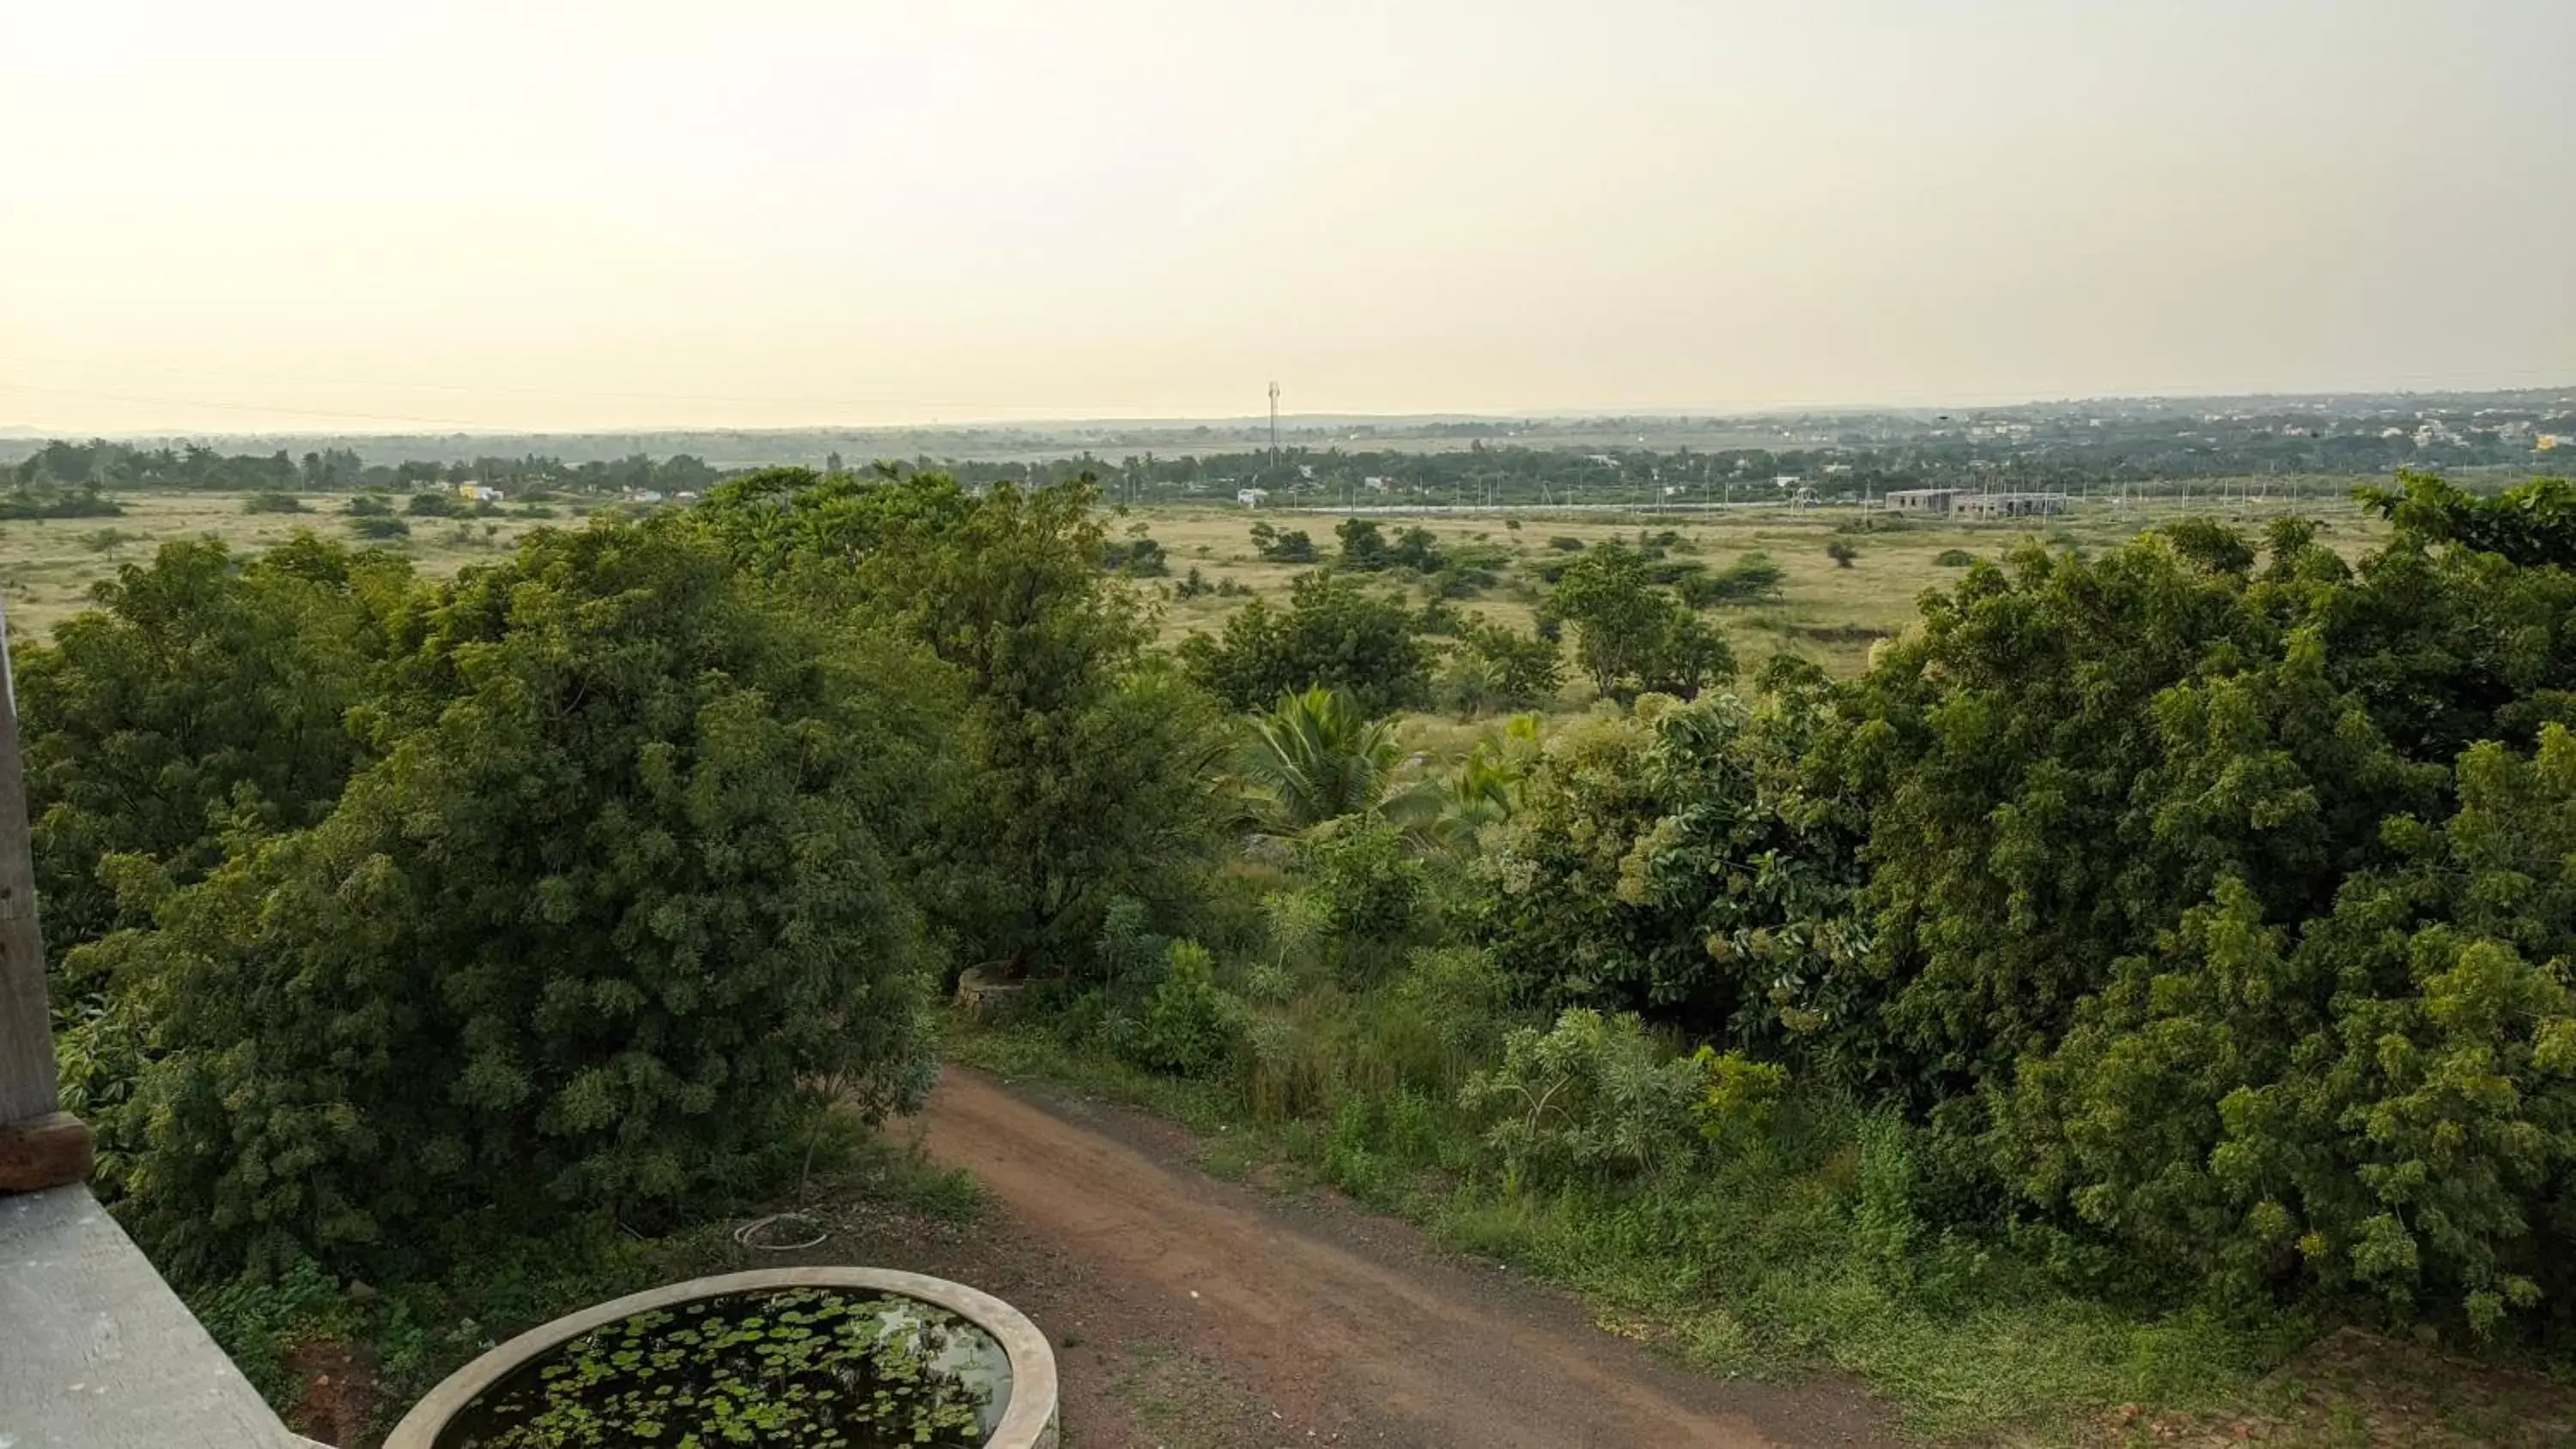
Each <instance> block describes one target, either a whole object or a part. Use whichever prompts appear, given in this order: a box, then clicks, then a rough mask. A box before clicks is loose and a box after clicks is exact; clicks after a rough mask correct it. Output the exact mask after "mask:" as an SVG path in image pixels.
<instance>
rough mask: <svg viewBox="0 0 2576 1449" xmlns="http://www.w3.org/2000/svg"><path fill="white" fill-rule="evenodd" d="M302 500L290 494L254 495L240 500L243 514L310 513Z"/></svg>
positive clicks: (310, 510)
mask: <svg viewBox="0 0 2576 1449" xmlns="http://www.w3.org/2000/svg"><path fill="white" fill-rule="evenodd" d="M312 511H313V510H312V509H310V508H307V507H305V506H304V500H303V499H301V498H298V497H296V496H295V495H294V494H292V493H254V494H252V495H250V496H249V497H248V498H245V499H243V500H242V512H244V513H310V512H312Z"/></svg>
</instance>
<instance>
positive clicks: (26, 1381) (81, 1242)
mask: <svg viewBox="0 0 2576 1449" xmlns="http://www.w3.org/2000/svg"><path fill="white" fill-rule="evenodd" d="M0 1444H6V1445H8V1446H9V1449H311V1442H310V1441H309V1440H306V1439H302V1438H299V1437H297V1436H296V1435H295V1434H293V1433H291V1432H289V1431H288V1429H287V1427H286V1425H284V1424H283V1423H280V1422H279V1421H278V1417H277V1415H276V1414H274V1413H271V1412H270V1411H269V1407H268V1405H267V1404H265V1403H262V1402H261V1401H260V1397H259V1393H258V1391H257V1390H254V1389H253V1388H252V1387H251V1386H250V1381H249V1380H248V1379H245V1378H243V1377H242V1375H241V1370H239V1369H237V1368H234V1367H233V1365H232V1360H230V1359H228V1358H225V1357H224V1352H223V1350H222V1349H220V1348H217V1347H215V1341H214V1340H213V1339H212V1338H209V1337H207V1336H206V1330H205V1329H204V1328H202V1327H200V1326H198V1323H197V1320H196V1319H195V1318H194V1317H192V1316H190V1314H189V1312H188V1308H187V1305H186V1304H183V1303H181V1302H180V1301H179V1295H178V1294H176V1293H173V1292H171V1291H170V1285H169V1284H167V1283H164V1282H162V1281H161V1275H160V1274H159V1273H156V1272H154V1271H153V1269H152V1264H151V1262H150V1261H149V1260H147V1259H146V1258H145V1257H144V1256H143V1252H142V1250H141V1249H139V1248H137V1247H135V1246H134V1240H133V1239H131V1238H129V1237H127V1236H126V1235H125V1230H124V1229H123V1228H120V1227H118V1226H117V1225H116V1219H114V1218H112V1217H109V1216H108V1215H107V1209H105V1208H102V1207H100V1206H99V1205H98V1200H97V1199H96V1198H93V1197H91V1196H90V1193H89V1189H88V1188H86V1187H81V1186H77V1185H75V1186H71V1187H55V1188H47V1189H46V1190H44V1191H42V1192H23V1193H11V1194H8V1195H5V1196H0Z"/></svg>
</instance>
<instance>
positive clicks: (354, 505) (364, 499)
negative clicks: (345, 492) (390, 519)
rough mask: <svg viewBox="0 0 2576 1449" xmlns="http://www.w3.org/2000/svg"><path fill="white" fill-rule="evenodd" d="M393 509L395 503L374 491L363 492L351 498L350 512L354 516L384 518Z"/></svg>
mask: <svg viewBox="0 0 2576 1449" xmlns="http://www.w3.org/2000/svg"><path fill="white" fill-rule="evenodd" d="M393 511H394V506H393V504H391V503H389V502H387V501H386V500H385V499H383V498H380V497H378V496H376V495H375V494H373V493H361V494H359V495H358V496H357V497H355V498H352V499H350V500H349V509H348V512H349V516H350V517H352V518H383V517H386V516H387V515H389V514H391V513H392V512H393Z"/></svg>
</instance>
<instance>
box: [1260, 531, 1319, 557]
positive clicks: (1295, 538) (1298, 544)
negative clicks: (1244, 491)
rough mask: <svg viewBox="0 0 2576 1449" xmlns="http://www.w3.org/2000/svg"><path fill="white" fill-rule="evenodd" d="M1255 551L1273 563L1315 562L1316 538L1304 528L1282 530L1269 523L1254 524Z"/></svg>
mask: <svg viewBox="0 0 2576 1449" xmlns="http://www.w3.org/2000/svg"><path fill="white" fill-rule="evenodd" d="M1252 547H1253V551H1254V552H1256V553H1258V554H1260V555H1261V556H1262V557H1263V558H1265V559H1268V560H1269V561H1270V562H1272V563H1296V564H1303V563H1313V562H1314V561H1315V540H1313V539H1311V538H1309V537H1307V536H1306V531H1305V530H1304V529H1302V528H1296V529H1287V530H1281V529H1277V528H1273V527H1271V526H1270V525H1269V524H1267V523H1256V524H1254V525H1252Z"/></svg>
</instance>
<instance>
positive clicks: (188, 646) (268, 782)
mask: <svg viewBox="0 0 2576 1449" xmlns="http://www.w3.org/2000/svg"><path fill="white" fill-rule="evenodd" d="M410 582H411V573H410V567H409V565H407V564H405V563H404V562H402V561H401V560H399V559H396V558H393V557H390V556H388V555H384V554H377V553H366V554H350V553H348V552H346V551H344V550H342V549H340V548H338V547H336V546H334V545H331V544H328V543H323V542H320V541H317V540H315V539H313V538H311V537H310V536H305V535H299V536H298V537H297V538H296V539H295V540H294V541H293V542H291V543H288V544H286V545H283V546H281V547H280V548H278V549H276V550H274V551H272V552H271V553H269V554H267V555H265V556H263V557H260V558H257V559H253V560H251V561H250V562H248V563H247V564H245V563H244V562H242V561H241V560H238V559H235V558H234V557H233V556H232V555H231V554H230V553H228V552H227V551H226V550H225V548H224V546H223V545H222V544H220V543H216V542H213V541H212V540H206V541H187V542H178V543H169V544H164V545H162V547H161V549H160V551H159V552H158V553H157V554H156V555H155V556H154V558H153V561H152V562H151V563H150V564H128V565H126V566H124V567H123V568H121V569H119V570H118V571H117V576H116V578H115V579H114V580H113V581H110V582H107V583H102V584H101V585H99V586H98V589H97V593H96V599H97V603H98V607H97V608H96V609H93V610H91V611H90V612H87V613H84V614H80V615H78V616H76V617H74V618H72V619H70V620H68V621H66V622H65V623H64V624H63V625H62V627H61V628H60V629H58V630H57V631H56V632H55V636H54V639H53V642H51V643H50V644H45V643H36V642H32V641H30V642H25V643H21V644H19V645H18V646H17V653H16V671H17V691H18V708H19V711H20V713H21V715H22V717H23V721H24V724H23V728H24V731H25V737H26V764H27V805H28V813H29V815H30V816H31V817H32V823H33V826H34V831H35V850H36V878H37V889H38V891H39V892H40V893H41V896H42V899H43V902H44V912H45V934H46V938H47V940H48V941H50V942H52V943H53V946H54V950H55V953H56V955H57V956H59V955H60V953H61V951H62V950H63V949H65V948H66V947H68V946H69V945H71V944H73V943H76V942H79V941H84V940H88V939H91V938H94V937H96V936H98V935H100V934H102V933H104V932H106V931H107V930H109V929H111V928H112V927H113V926H115V925H117V924H119V923H120V920H121V917H120V916H119V914H118V911H117V909H116V904H115V900H114V895H113V892H112V891H111V889H110V888H109V887H108V885H107V884H106V883H104V882H103V881H101V879H100V878H99V869H100V866H101V863H102V862H104V861H107V860H108V859H110V858H111V857H118V856H132V857H142V858H145V859H148V860H150V861H151V862H153V863H154V864H155V865H157V866H158V867H159V868H160V869H161V870H162V871H163V872H165V873H166V874H168V875H169V876H170V877H171V878H172V879H174V880H178V881H181V882H185V881H191V880H194V879H197V878H198V877H200V876H202V875H204V874H205V873H206V872H207V871H208V870H210V869H212V868H213V867H214V866H215V865H216V864H217V863H219V862H220V861H221V860H222V858H223V856H224V852H225V851H226V849H227V848H228V846H229V845H230V844H231V843H232V842H234V841H236V840H238V839H240V838H243V837H245V836H254V835H258V834H263V833H267V832H270V831H275V830H284V829H296V828H300V827H302V826H306V825H310V824H312V823H313V822H314V821H316V820H318V819H320V818H321V817H322V816H323V815H324V814H326V813H328V812H329V810H330V809H331V807H332V805H333V804H334V803H335V802H337V800H338V799H339V795H340V787H341V786H342V784H344V783H345V782H346V780H347V778H348V775H349V772H350V770H351V768H352V767H353V765H354V764H355V763H356V762H357V761H358V760H359V759H360V758H361V755H362V753H363V751H362V747H361V744H360V742H359V741H357V740H356V739H354V738H353V737H352V736H351V735H350V733H349V731H348V729H347V728H346V726H345V724H344V716H345V715H346V714H347V712H348V711H349V710H350V709H351V708H352V707H353V706H355V705H356V704H358V703H359V702H360V701H361V700H362V699H364V698H365V697H366V694H367V691H368V689H369V688H370V687H371V683H372V674H373V672H374V671H375V669H376V668H377V665H378V661H379V660H380V659H381V658H382V656H383V653H384V650H385V628H386V620H387V618H388V617H389V616H390V615H391V614H392V613H393V612H394V610H395V609H396V607H397V605H398V603H399V601H400V599H401V597H402V595H403V593H404V591H405V590H407V589H408V588H409V586H410Z"/></svg>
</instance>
